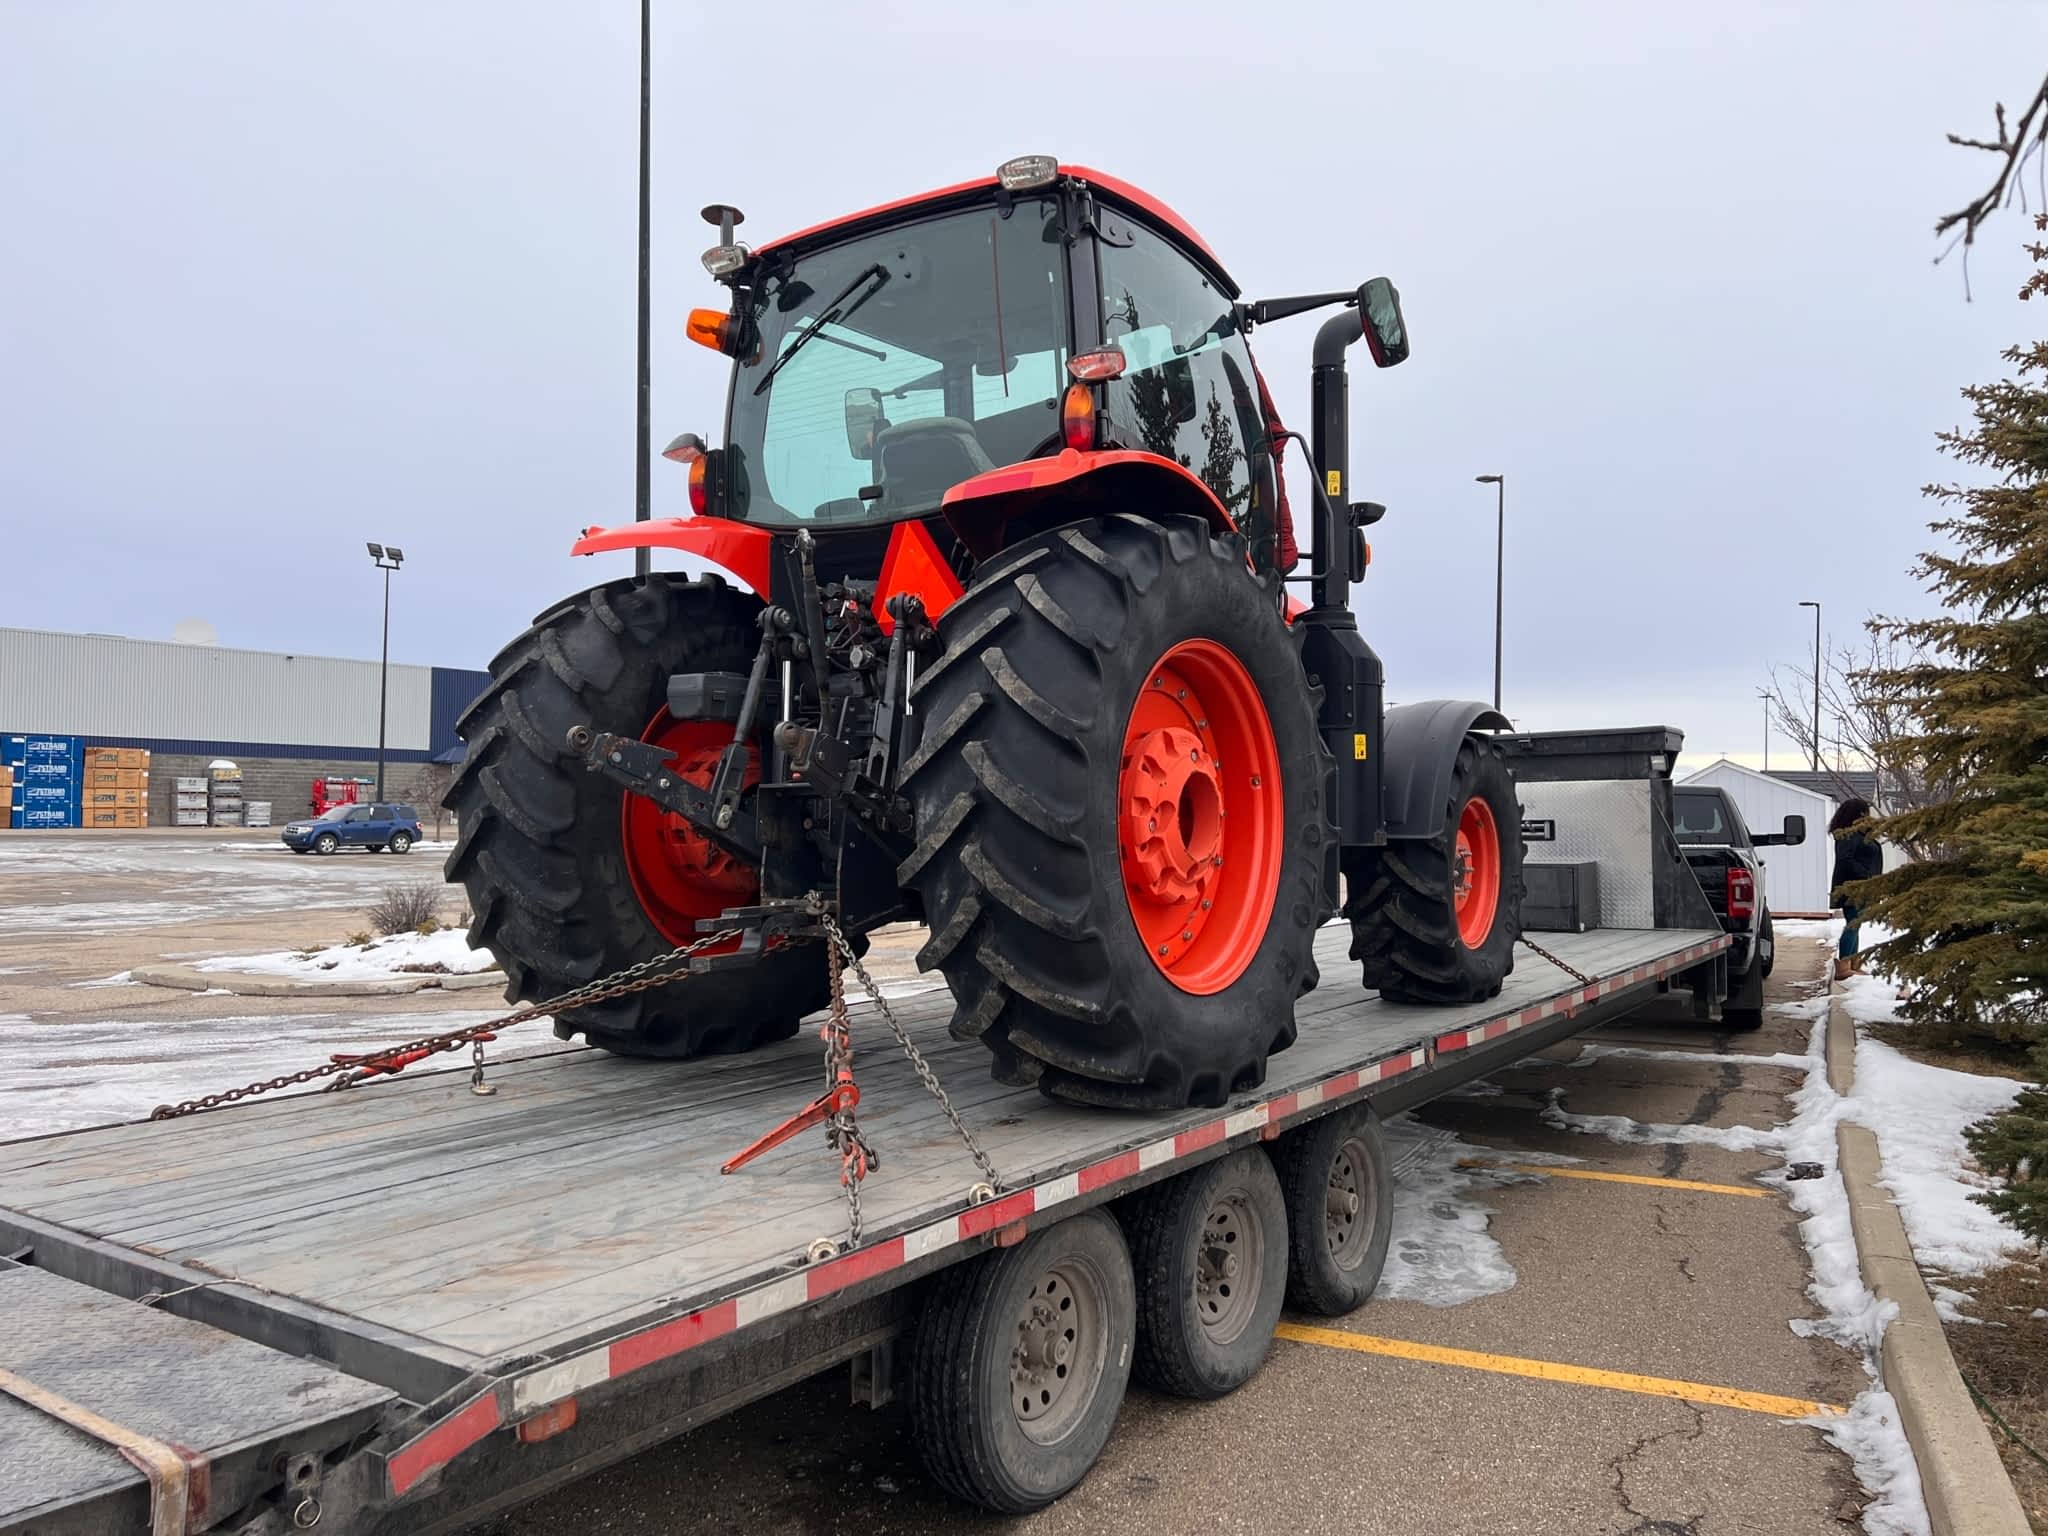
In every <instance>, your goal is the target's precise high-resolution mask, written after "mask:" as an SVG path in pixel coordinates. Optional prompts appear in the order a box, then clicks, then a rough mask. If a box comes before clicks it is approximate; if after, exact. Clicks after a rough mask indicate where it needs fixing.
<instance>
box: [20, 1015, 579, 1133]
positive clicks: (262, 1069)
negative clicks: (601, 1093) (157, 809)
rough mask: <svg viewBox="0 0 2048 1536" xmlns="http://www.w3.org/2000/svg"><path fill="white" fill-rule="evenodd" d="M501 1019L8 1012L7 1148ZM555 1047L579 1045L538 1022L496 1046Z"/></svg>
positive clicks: (517, 1049) (439, 1060) (524, 1050)
mask: <svg viewBox="0 0 2048 1536" xmlns="http://www.w3.org/2000/svg"><path fill="white" fill-rule="evenodd" d="M495 1016H496V1010H492V1009H478V1010H474V1011H472V1010H468V1009H463V1010H448V1009H435V1010H432V1011H429V1012H418V1013H387V1014H382V1015H377V1016H371V1017H366V1016H363V1015H361V1014H356V1015H350V1014H345V1013H339V1012H335V1013H314V1014H308V1013H295V1014H257V1015H243V1016H242V1017H239V1018H222V1019H178V1020H174V1021H161V1022H153V1021H149V1020H143V1019H130V1018H124V1019H121V1020H119V1021H110V1022H106V1023H92V1024H56V1023H36V1022H33V1021H31V1020H29V1019H27V1018H24V1017H22V1016H20V1015H13V1014H0V1141H12V1140H15V1139H17V1138H19V1137H23V1136H46V1135H49V1134H50V1133H52V1132H54V1131H75V1130H80V1129H83V1128H84V1127H86V1126H89V1125H107V1124H111V1123H113V1122H116V1121H122V1120H140V1119H142V1118H144V1117H146V1116H147V1115H148V1114H149V1112H150V1111H151V1110H152V1109H154V1108H156V1106H157V1105H159V1104H166V1103H173V1102H176V1101H178V1100H180V1099H188V1098H194V1097H197V1096H198V1095H200V1094H203V1093H215V1092H218V1091H219V1090H221V1089H223V1088H235V1087H240V1086H241V1085H242V1084H244V1083H252V1082H256V1081H258V1080H260V1079H264V1078H269V1077H276V1076H279V1075H281V1074H283V1073H287V1072H296V1071H298V1070H300V1069H302V1068H305V1067H310V1066H314V1065H316V1064H317V1063H320V1062H324V1061H326V1060H327V1059H328V1056H329V1054H330V1053H331V1052H335V1051H345V1052H348V1053H350V1054H354V1055H361V1054H363V1053H365V1052H368V1051H374V1050H380V1049H386V1048H388V1047H390V1046H393V1045H397V1044H400V1043H401V1042H403V1041H407V1040H417V1039H419V1038H421V1037H423V1036H426V1035H437V1034H445V1033H448V1032H450V1031H453V1030H458V1029H466V1028H468V1027H469V1026H471V1025H473V1024H482V1023H484V1022H485V1021H486V1020H489V1019H491V1018H493V1017H495ZM549 1048H553V1049H568V1047H566V1046H564V1045H562V1044H561V1043H560V1042H558V1041H556V1039H555V1036H554V1030H553V1027H552V1025H551V1023H550V1021H548V1020H547V1019H535V1020H532V1021H530V1022H528V1023H525V1024H515V1025H514V1026H512V1027H511V1028H510V1029H505V1030H500V1031H499V1032H498V1038H497V1039H496V1040H495V1041H494V1042H492V1043H491V1044H489V1045H487V1046H486V1047H485V1050H486V1052H487V1053H488V1056H487V1060H489V1061H502V1060H505V1059H507V1058H508V1057H511V1056H519V1055H527V1054H531V1053H532V1052H534V1051H536V1050H543V1049H549ZM467 1059H468V1058H467V1055H466V1053H465V1052H462V1051H453V1052H449V1053H447V1054H445V1055H442V1056H437V1057H430V1058H429V1059H428V1060H427V1061H424V1062H421V1063H420V1064H419V1065H418V1066H416V1067H413V1068H411V1069H410V1070H411V1072H413V1073H417V1072H420V1071H422V1070H431V1069H432V1068H434V1067H436V1066H440V1067H453V1066H459V1065H462V1064H464V1063H465V1062H466V1061H467ZM320 1086H321V1085H320V1084H319V1083H315V1084H313V1085H312V1087H313V1088H314V1089H317V1088H319V1087H320ZM289 1091H291V1092H306V1091H308V1090H306V1089H292V1090H289ZM357 1091H360V1092H366V1093H374V1092H376V1091H377V1090H376V1088H375V1087H374V1086H371V1087H368V1088H364V1089H360V1090H357Z"/></svg>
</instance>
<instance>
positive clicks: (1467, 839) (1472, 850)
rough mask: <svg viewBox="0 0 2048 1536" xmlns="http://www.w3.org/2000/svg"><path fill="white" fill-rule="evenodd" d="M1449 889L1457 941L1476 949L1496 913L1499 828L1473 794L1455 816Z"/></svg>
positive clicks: (1483, 803) (1484, 940) (1497, 902)
mask: <svg viewBox="0 0 2048 1536" xmlns="http://www.w3.org/2000/svg"><path fill="white" fill-rule="evenodd" d="M1451 889H1452V892H1453V893H1454V895H1455V898H1456V902H1457V909H1458V938H1459V940H1460V941H1461V942H1462V943H1463V944H1464V946H1465V947H1466V948H1467V949H1477V948H1478V947H1479V946H1480V945H1482V944H1484V943H1485V942H1486V936H1487V935H1488V934H1489V933H1491V932H1493V916H1494V913H1495V912H1497V911H1499V910H1500V827H1499V825H1498V824H1497V823H1496V822H1495V821H1494V819H1493V807H1492V806H1490V805H1488V804H1487V803H1486V802H1485V801H1484V800H1482V799H1480V798H1479V797H1478V796H1477V795H1474V796H1473V797H1472V798H1471V799H1470V800H1467V801H1466V802H1465V808H1464V810H1462V811H1460V812H1459V813H1458V842H1457V848H1456V850H1455V851H1454V854H1453V857H1452V861H1451Z"/></svg>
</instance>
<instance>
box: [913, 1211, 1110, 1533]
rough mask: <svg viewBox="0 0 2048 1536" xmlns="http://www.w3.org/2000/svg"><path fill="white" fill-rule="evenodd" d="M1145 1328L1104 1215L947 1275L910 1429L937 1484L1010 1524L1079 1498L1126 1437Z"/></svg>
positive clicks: (920, 1348) (916, 1374) (940, 1284)
mask: <svg viewBox="0 0 2048 1536" xmlns="http://www.w3.org/2000/svg"><path fill="white" fill-rule="evenodd" d="M1067 1319H1074V1320H1075V1321H1073V1322H1072V1323H1069V1322H1068V1321H1066V1320H1067ZM1136 1329H1137V1299H1136V1293H1135V1291H1134V1288H1133V1283H1132V1277H1131V1256H1130V1251H1129V1249H1128V1248H1127V1247H1126V1246H1125V1244H1124V1236H1123V1233H1122V1231H1121V1230H1120V1229H1119V1228H1118V1226H1117V1224H1116V1222H1115V1221H1113V1220H1112V1219H1111V1218H1110V1217H1109V1215H1108V1214H1107V1213H1106V1212H1103V1211H1084V1212H1082V1213H1081V1214H1080V1215H1078V1216H1069V1217H1068V1218H1067V1219H1066V1220H1064V1221H1060V1222H1056V1223H1054V1224H1053V1225H1052V1226H1050V1227H1046V1228H1044V1229H1043V1230H1042V1231H1038V1232H1034V1233H1032V1234H1031V1235H1030V1236H1028V1237H1026V1238H1025V1239H1024V1241H1023V1242H1021V1243H1019V1244H1018V1245H1017V1246H1016V1247H1014V1248H999V1249H997V1250H996V1251H995V1252H993V1253H989V1254H986V1255H984V1256H982V1257H981V1258H978V1259H973V1260H970V1261H968V1262H967V1263H964V1264H956V1265H954V1266H953V1267H952V1268H951V1269H948V1270H944V1271H942V1272H941V1273H940V1274H938V1275H937V1276H935V1277H934V1278H933V1280H932V1282H931V1288H930V1289H929V1290H928V1291H927V1292H926V1295H925V1302H924V1310H923V1313H922V1315H921V1316H920V1317H919V1319H918V1322H917V1327H916V1330H915V1333H914V1336H913V1338H912V1341H911V1381H910V1386H911V1405H910V1413H911V1428H912V1432H913V1435H914V1437H915V1439H916V1441H917V1448H918V1452H919V1454H920V1456H921V1457H922V1458H923V1460H924V1464H925V1469H926V1470H927V1471H928V1472H929V1473H930V1474H931V1476H932V1479H933V1481H934V1482H936V1483H938V1484H939V1485H940V1486H941V1487H943V1488H945V1489H946V1490H947V1492H949V1493H951V1494H953V1495H954V1496H955V1497H957V1498H961V1499H965V1500H967V1501H968V1502H969V1503H971V1504H978V1505H980V1506H981V1507H982V1508H983V1509H986V1510H990V1511H993V1512H994V1513H996V1514H1003V1515H1023V1514H1029V1513H1030V1512H1031V1511H1032V1510H1035V1509H1043V1508H1044V1507H1045V1506H1046V1505H1048V1504H1050V1503H1052V1501H1053V1500H1055V1499H1057V1498H1058V1497H1059V1496H1060V1495H1061V1494H1063V1493H1066V1492H1067V1491H1068V1490H1069V1489H1071V1488H1072V1487H1073V1486H1074V1485H1075V1484H1076V1483H1078V1482H1080V1481H1081V1479H1082V1478H1084V1477H1086V1476H1087V1475H1088V1470H1089V1468H1091V1467H1093V1466H1094V1465H1095V1462H1096V1459H1097V1458H1098V1457H1100V1456H1101V1454H1102V1448H1103V1446H1104V1445H1106V1444H1107V1443H1108V1441H1109V1435H1110V1431H1111V1430H1112V1429H1114V1428H1115V1427H1116V1416H1117V1411H1118V1410H1119V1409H1120V1408H1121V1407H1122V1406H1123V1400H1124V1390H1125V1388H1126V1386H1127V1385H1128V1384H1129V1381H1130V1374H1131V1354H1132V1340H1133V1337H1134V1335H1135V1333H1136ZM1024 1354H1030V1355H1032V1356H1035V1358H1028V1359H1024V1360H1020V1359H1019V1356H1020V1355H1024ZM1055 1357H1057V1358H1055ZM1077 1390H1078V1391H1079V1392H1080V1393H1081V1395H1080V1396H1079V1397H1076V1398H1071V1399H1070V1398H1069V1397H1068V1396H1067V1394H1069V1393H1073V1392H1076V1391H1077ZM1027 1407H1028V1408H1029V1412H1027V1411H1026V1409H1027Z"/></svg>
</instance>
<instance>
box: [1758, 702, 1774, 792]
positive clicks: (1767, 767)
mask: <svg viewBox="0 0 2048 1536" xmlns="http://www.w3.org/2000/svg"><path fill="white" fill-rule="evenodd" d="M1756 696H1757V697H1758V698H1760V699H1762V700H1763V701H1764V772H1765V773H1769V772H1770V771H1771V696H1770V695H1769V694H1768V693H1766V692H1765V691H1764V690H1763V689H1761V688H1759V689H1757V691H1756Z"/></svg>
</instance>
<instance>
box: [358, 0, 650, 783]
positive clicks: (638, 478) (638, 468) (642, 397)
mask: <svg viewBox="0 0 2048 1536" xmlns="http://www.w3.org/2000/svg"><path fill="white" fill-rule="evenodd" d="M648 4H649V0H640V350H639V356H638V357H637V359H636V360H635V366H634V369H633V394H634V434H633V521H634V522H636V523H644V522H646V521H647V520H648V518H650V517H651V516H653V515H654V514H653V508H652V507H651V506H650V505H649V503H648V485H647V476H648V470H649V467H650V466H649V464H648V459H649V458H650V457H651V446H652V445H651V443H650V441H649V437H648V433H649V424H648V414H647V407H648V389H647V303H648V291H647V290H648V277H647V38H648V17H647V12H648ZM650 553H651V552H650V551H649V550H648V548H647V546H646V545H644V544H643V545H641V546H640V547H639V548H638V549H636V550H634V551H633V573H634V574H635V575H636V576H638V577H640V578H641V579H642V580H643V581H644V580H645V579H646V578H647V574H648V572H649V570H651V569H652V566H653V561H652V559H651V558H650ZM377 793H378V794H380V795H381V794H383V793H384V791H383V789H382V787H381V786H380V787H379V788H378V790H377Z"/></svg>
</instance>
